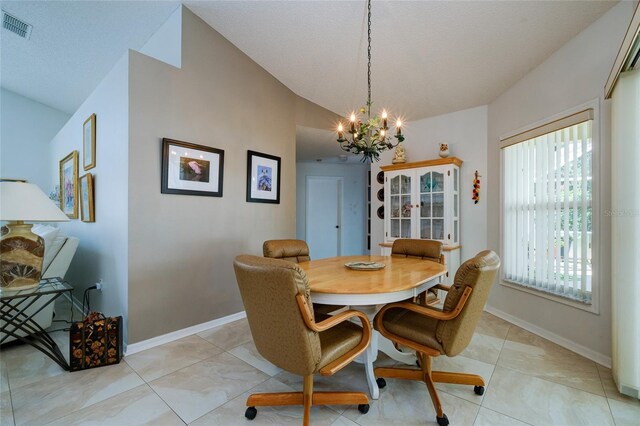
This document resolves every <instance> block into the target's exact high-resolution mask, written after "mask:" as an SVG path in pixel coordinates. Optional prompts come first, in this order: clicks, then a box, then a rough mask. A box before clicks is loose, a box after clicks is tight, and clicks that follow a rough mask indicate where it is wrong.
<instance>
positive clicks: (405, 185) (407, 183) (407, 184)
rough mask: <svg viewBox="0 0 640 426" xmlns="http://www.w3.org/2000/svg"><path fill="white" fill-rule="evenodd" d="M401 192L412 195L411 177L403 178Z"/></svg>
mask: <svg viewBox="0 0 640 426" xmlns="http://www.w3.org/2000/svg"><path fill="white" fill-rule="evenodd" d="M401 177H402V179H401V180H400V190H401V192H402V194H411V178H410V177H409V176H404V175H402V176H401Z"/></svg>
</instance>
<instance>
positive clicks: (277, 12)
mask: <svg viewBox="0 0 640 426" xmlns="http://www.w3.org/2000/svg"><path fill="white" fill-rule="evenodd" d="M184 4H185V5H187V7H189V9H191V10H192V11H193V12H195V13H196V14H197V15H199V16H200V17H201V18H202V19H204V20H205V21H206V22H207V23H209V24H210V25H211V26H212V27H213V28H215V29H216V30H217V31H219V32H220V33H221V34H222V35H224V36H225V37H226V38H227V39H229V40H230V41H231V42H232V43H233V44H234V45H236V46H238V47H239V48H240V49H241V50H242V51H243V52H245V53H246V54H247V55H249V56H250V57H251V58H252V59H253V60H254V61H256V62H257V63H258V64H260V65H261V66H262V67H264V68H265V69H267V70H268V71H269V72H270V73H271V74H273V75H274V76H275V77H276V78H277V79H279V80H280V81H282V82H283V83H284V84H285V85H286V86H287V87H289V88H290V89H292V90H293V91H294V92H295V93H297V94H298V95H300V96H302V97H304V98H306V99H309V100H311V101H313V102H315V103H317V104H319V105H321V106H323V107H325V108H327V109H330V110H332V111H334V112H336V113H338V114H341V115H343V114H345V115H346V113H347V112H350V111H351V109H353V108H357V107H359V106H361V105H363V104H364V102H365V101H366V96H367V87H366V83H367V80H366V41H367V40H366V2H365V1H188V0H187V1H185V2H184ZM614 4H615V2H598V1H547V2H541V1H467V2H464V1H374V2H373V4H372V15H373V16H372V21H373V28H372V31H373V34H372V36H373V41H372V55H373V61H372V62H373V66H372V73H373V75H372V79H373V101H374V110H377V109H381V108H382V107H386V108H388V109H390V110H391V111H392V112H393V113H397V114H401V115H403V116H404V118H405V120H415V119H420V118H424V117H428V116H433V115H438V114H442V113H447V112H451V111H457V110H461V109H465V108H469V107H473V106H478V105H483V104H487V103H489V102H491V101H492V100H493V99H495V98H496V97H497V96H499V95H500V94H501V93H502V92H504V91H505V90H506V89H507V88H509V87H510V86H511V85H513V84H514V83H515V82H517V81H518V80H519V79H520V78H522V77H523V76H524V75H525V74H526V73H527V72H528V71H530V70H531V69H532V68H534V67H535V66H536V65H538V64H539V63H541V62H542V61H543V60H544V59H545V58H547V57H548V56H549V55H551V54H552V53H553V52H554V51H556V50H557V49H559V48H560V47H561V46H562V45H563V44H565V43H566V42H567V41H568V40H569V39H571V38H572V37H573V36H575V35H576V34H578V33H579V32H580V31H581V30H582V29H584V28H585V27H587V26H588V25H589V24H590V23H592V22H593V21H595V20H596V19H597V18H598V17H600V16H601V15H602V14H603V13H604V12H605V11H607V10H608V9H609V8H610V7H611V6H613V5H614Z"/></svg>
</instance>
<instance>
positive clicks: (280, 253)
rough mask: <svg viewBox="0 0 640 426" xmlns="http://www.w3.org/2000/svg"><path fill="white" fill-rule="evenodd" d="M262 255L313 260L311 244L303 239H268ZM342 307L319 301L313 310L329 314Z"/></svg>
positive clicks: (302, 260)
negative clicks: (310, 251)
mask: <svg viewBox="0 0 640 426" xmlns="http://www.w3.org/2000/svg"><path fill="white" fill-rule="evenodd" d="M262 255H263V256H264V257H270V258H273V259H282V260H288V261H290V262H295V263H300V262H306V261H309V260H311V255H310V254H309V246H308V245H307V243H306V242H305V241H303V240H267V241H265V242H264V243H263V244H262ZM342 308H344V306H340V305H321V304H319V303H314V305H313V311H314V312H315V313H316V314H329V313H331V312H334V311H337V310H338V309H342Z"/></svg>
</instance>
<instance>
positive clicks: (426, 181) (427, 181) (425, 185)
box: [420, 172, 431, 192]
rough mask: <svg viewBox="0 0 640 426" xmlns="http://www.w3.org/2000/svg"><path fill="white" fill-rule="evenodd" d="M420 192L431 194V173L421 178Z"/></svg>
mask: <svg viewBox="0 0 640 426" xmlns="http://www.w3.org/2000/svg"><path fill="white" fill-rule="evenodd" d="M420 192H431V172H427V173H425V174H423V175H421V176H420Z"/></svg>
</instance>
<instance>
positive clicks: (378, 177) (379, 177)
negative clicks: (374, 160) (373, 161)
mask: <svg viewBox="0 0 640 426" xmlns="http://www.w3.org/2000/svg"><path fill="white" fill-rule="evenodd" d="M376 182H378V183H384V172H382V171H380V172H378V174H377V175H376Z"/></svg>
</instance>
